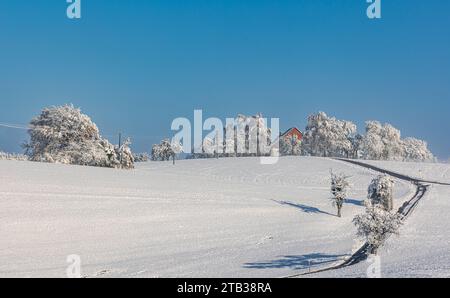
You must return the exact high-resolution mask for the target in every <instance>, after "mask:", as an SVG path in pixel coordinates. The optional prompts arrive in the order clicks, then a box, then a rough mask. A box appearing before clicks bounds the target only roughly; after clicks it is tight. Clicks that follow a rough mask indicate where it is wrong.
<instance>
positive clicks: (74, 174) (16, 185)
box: [0, 157, 450, 277]
mask: <svg viewBox="0 0 450 298" xmlns="http://www.w3.org/2000/svg"><path fill="white" fill-rule="evenodd" d="M402 165H404V164H403V163H400V165H397V164H396V163H383V165H382V166H385V167H386V168H387V167H388V166H392V167H393V168H392V170H404V171H405V172H406V174H410V175H411V176H415V175H416V176H420V175H427V174H428V173H429V175H435V174H434V172H435V171H434V167H441V168H442V167H444V168H445V170H446V171H447V172H446V173H448V172H449V170H448V169H449V168H450V167H449V166H448V165H439V164H437V165H430V164H425V165H424V167H423V168H421V167H422V164H407V165H406V166H404V168H402ZM441 168H439V169H441ZM330 169H333V171H335V172H344V173H345V174H347V175H349V176H351V178H350V182H351V184H352V189H351V192H350V197H351V199H350V200H349V201H348V203H347V204H346V205H345V206H344V209H343V217H342V218H338V217H336V216H335V213H336V210H335V209H334V208H333V207H332V206H331V201H330V199H329V197H330V193H329V184H330V181H329V179H330V178H329V171H330ZM417 169H421V172H418V171H419V170H417ZM415 171H417V173H414V172H415ZM442 171H443V170H442V169H441V172H442ZM376 175H377V173H376V172H373V171H370V170H366V169H364V168H361V167H358V166H356V165H350V164H347V163H345V162H342V161H335V160H331V159H322V158H312V157H294V158H282V159H281V160H280V162H279V163H278V164H276V165H260V164H259V160H258V159H257V158H228V159H219V160H216V159H207V160H186V161H180V162H178V163H177V165H176V166H173V165H172V164H171V163H164V162H150V163H142V164H139V165H138V166H137V168H136V169H135V170H132V171H125V170H113V169H104V168H92V167H79V166H65V165H55V164H43V163H33V162H19V161H0V227H1V228H0V239H1V241H2V249H1V250H0V277H28V276H30V277H65V276H66V268H67V266H68V263H66V258H67V256H69V255H73V254H76V255H79V256H80V257H81V262H82V274H83V275H84V276H86V277H96V276H102V277H282V276H287V275H292V274H297V273H302V272H307V271H309V270H310V269H315V268H321V267H323V266H327V265H331V264H333V263H336V262H339V261H340V260H342V259H344V258H345V257H348V256H349V255H350V254H351V253H352V251H354V250H355V249H356V248H358V246H359V245H360V242H358V241H355V228H354V226H353V224H352V223H351V221H352V219H353V217H354V216H355V215H356V214H358V213H362V212H363V211H364V207H363V206H362V200H363V199H364V198H365V197H366V193H367V186H368V185H369V182H370V180H371V179H372V178H373V177H374V176H376ZM445 177H447V176H445V175H444V176H441V178H445ZM447 180H450V179H447ZM414 191H415V189H414V187H413V186H412V185H411V184H409V183H407V182H404V181H399V180H396V186H395V200H396V201H395V204H396V205H397V206H396V207H399V206H400V205H401V204H402V203H403V202H404V201H405V200H407V199H408V198H410V197H411V196H412V195H413V193H414ZM449 191H450V187H445V186H433V187H432V189H431V192H430V194H428V195H427V197H426V198H425V201H424V202H423V203H421V205H420V206H419V207H418V209H417V211H416V213H415V214H414V215H413V216H412V217H411V218H410V219H408V222H407V224H406V225H405V226H404V227H403V228H402V232H401V236H400V237H399V238H395V237H394V238H392V239H390V240H389V243H388V248H390V250H389V251H387V250H385V249H383V251H382V257H383V259H386V266H387V267H386V269H387V272H388V274H389V275H392V276H405V275H408V274H407V272H408V270H409V269H411V268H412V270H415V271H414V274H415V275H425V276H428V275H432V274H433V273H434V272H435V271H433V270H432V269H433V268H435V267H433V268H430V267H427V266H425V264H428V263H429V262H434V260H435V255H434V254H433V253H432V249H433V248H436V249H437V252H438V254H437V256H439V257H440V258H444V260H443V261H442V263H443V264H441V265H439V263H440V262H437V260H436V262H434V263H433V264H435V265H433V266H440V267H439V268H438V271H437V274H439V276H441V275H446V274H447V276H448V275H449V271H448V268H447V271H445V270H444V269H445V268H442V266H446V265H445V264H450V262H449V256H450V253H449V252H448V249H447V250H446V249H445V247H447V248H448V245H449V244H450V243H449V241H450V235H448V231H447V229H446V228H447V226H448V225H446V224H445V218H442V217H439V215H442V214H445V213H448V212H447V211H448V208H450V202H449V201H448V200H444V199H445V198H446V197H448V193H449ZM438 238H439V239H438ZM421 241H424V242H426V244H424V246H423V248H424V249H420V250H419V249H417V248H418V247H417V246H418V245H421ZM393 248H394V249H393ZM411 250H414V252H412V251H411ZM417 257H420V259H417V260H415V261H414V259H415V258H417ZM436 258H437V257H436ZM430 266H431V265H430ZM365 267H367V265H366V264H359V265H356V266H354V267H350V268H347V269H345V270H338V271H333V272H328V273H327V274H326V275H332V276H340V275H350V276H360V275H362V274H365ZM340 272H341V273H340Z"/></svg>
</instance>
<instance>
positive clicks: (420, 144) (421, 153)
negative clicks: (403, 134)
mask: <svg viewBox="0 0 450 298" xmlns="http://www.w3.org/2000/svg"><path fill="white" fill-rule="evenodd" d="M403 148H404V160H405V161H422V162H435V161H436V158H435V157H434V155H433V153H431V151H430V150H429V149H428V145H427V142H425V141H422V140H418V139H415V138H406V139H404V140H403Z"/></svg>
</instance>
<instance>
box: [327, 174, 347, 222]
mask: <svg viewBox="0 0 450 298" xmlns="http://www.w3.org/2000/svg"><path fill="white" fill-rule="evenodd" d="M349 186H350V183H349V182H348V176H345V175H344V174H342V173H341V174H334V173H333V172H332V171H331V194H332V195H333V197H332V198H331V200H332V201H333V205H334V206H335V207H336V208H337V216H338V217H341V216H342V207H343V205H344V202H345V199H346V197H347V191H348V188H349Z"/></svg>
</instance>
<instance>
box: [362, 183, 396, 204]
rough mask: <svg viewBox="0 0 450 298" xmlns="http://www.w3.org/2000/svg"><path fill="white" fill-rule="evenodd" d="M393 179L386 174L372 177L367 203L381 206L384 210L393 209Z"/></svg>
mask: <svg viewBox="0 0 450 298" xmlns="http://www.w3.org/2000/svg"><path fill="white" fill-rule="evenodd" d="M393 193H394V181H393V180H392V179H391V178H390V177H389V176H387V175H381V176H378V177H377V178H375V179H373V180H372V182H371V183H370V185H369V189H368V195H367V199H368V201H367V204H368V205H373V206H375V205H377V206H381V207H382V208H383V209H384V210H386V211H392V209H394V198H393V197H394V195H393Z"/></svg>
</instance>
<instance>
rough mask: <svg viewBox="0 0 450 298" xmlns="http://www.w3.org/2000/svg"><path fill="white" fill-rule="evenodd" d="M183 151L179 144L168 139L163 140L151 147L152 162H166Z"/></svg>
mask: <svg viewBox="0 0 450 298" xmlns="http://www.w3.org/2000/svg"><path fill="white" fill-rule="evenodd" d="M182 151H183V149H182V146H181V144H179V143H178V144H176V143H172V142H170V140H169V139H164V140H162V141H161V143H160V144H156V145H153V147H152V160H153V161H157V160H161V161H168V160H170V159H171V158H172V159H174V158H175V156H176V155H177V154H179V153H181V152H182Z"/></svg>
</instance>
